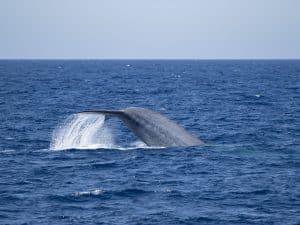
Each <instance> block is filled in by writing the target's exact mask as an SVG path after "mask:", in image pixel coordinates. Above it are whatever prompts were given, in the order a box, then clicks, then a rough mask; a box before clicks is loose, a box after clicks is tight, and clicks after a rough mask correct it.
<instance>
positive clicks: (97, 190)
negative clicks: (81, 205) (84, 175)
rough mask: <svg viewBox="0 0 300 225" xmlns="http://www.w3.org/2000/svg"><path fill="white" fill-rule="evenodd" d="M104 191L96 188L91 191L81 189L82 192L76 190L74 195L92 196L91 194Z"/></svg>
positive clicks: (98, 193) (99, 193)
mask: <svg viewBox="0 0 300 225" xmlns="http://www.w3.org/2000/svg"><path fill="white" fill-rule="evenodd" d="M103 192H104V191H103V190H101V189H95V190H91V191H80V192H75V193H74V196H76V197H77V196H90V195H101V194H102V193H103Z"/></svg>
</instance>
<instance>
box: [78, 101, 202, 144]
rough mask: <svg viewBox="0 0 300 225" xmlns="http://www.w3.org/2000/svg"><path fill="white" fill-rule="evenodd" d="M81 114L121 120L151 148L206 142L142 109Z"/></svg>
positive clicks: (165, 119) (153, 112)
mask: <svg viewBox="0 0 300 225" xmlns="http://www.w3.org/2000/svg"><path fill="white" fill-rule="evenodd" d="M79 113H93V114H94V113H96V114H102V115H104V116H105V120H107V119H109V118H111V117H117V118H119V119H120V120H121V121H122V122H123V123H124V124H125V125H126V126H127V127H128V128H129V130H130V131H131V132H133V133H134V134H135V136H137V137H138V138H139V139H140V140H142V141H143V142H144V143H145V144H146V145H147V146H151V147H180V146H182V147H188V146H199V145H203V144H204V142H203V141H202V140H200V139H199V138H197V137H195V136H194V135H193V134H191V133H189V132H188V131H187V130H186V129H184V128H183V127H181V126H180V125H178V124H177V123H176V122H175V121H172V120H170V119H168V118H167V117H165V116H163V115H162V114H160V113H158V112H155V111H153V110H150V109H146V108H141V107H129V108H124V109H119V110H114V109H113V110H109V109H93V110H84V111H81V112H79Z"/></svg>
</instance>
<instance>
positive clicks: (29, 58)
mask: <svg viewBox="0 0 300 225" xmlns="http://www.w3.org/2000/svg"><path fill="white" fill-rule="evenodd" d="M0 60H53V61H54V60H70V61H71V60H120V61H121V60H199V61H201V60H203V61H205V60H224V61H225V60H300V58H275V57H274V58H272V57H270V58H266V57H264V58H254V57H253V58H250V57H249V58H185V57H183V58H176V57H169V58H168V57H164V58H159V57H158V58H151V57H149V58H144V57H140V58H133V57H132V58H131V57H128V58H126V57H124V58H122V57H121V58H117V57H116V58H110V57H108V58H101V57H99V58H92V57H91V58H62V57H58V58H55V57H54V58H50V57H49V58H46V57H45V58H44V57H40V58H35V57H26V58H10V57H9V58H1V57H0Z"/></svg>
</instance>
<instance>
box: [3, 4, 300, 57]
mask: <svg viewBox="0 0 300 225" xmlns="http://www.w3.org/2000/svg"><path fill="white" fill-rule="evenodd" d="M299 12H300V1H299V0H206V1H204V0H106V1H104V0H26V1H25V0H0V58H83V59H84V58H199V59H211V58H225V59H229V58H300V13H299Z"/></svg>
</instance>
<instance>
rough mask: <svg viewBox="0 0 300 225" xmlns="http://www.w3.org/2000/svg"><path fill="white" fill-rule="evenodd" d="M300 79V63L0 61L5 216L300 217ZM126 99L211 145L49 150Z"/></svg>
mask: <svg viewBox="0 0 300 225" xmlns="http://www.w3.org/2000/svg"><path fill="white" fill-rule="evenodd" d="M299 82H300V61H0V112H1V113H0V121H1V123H0V224H299V223H300V184H299V183H300V179H299V178H300V177H299V173H300V170H299V168H300V153H299V151H300V148H299V147H300V143H299V141H300V139H299V138H300V136H299V135H300V132H299V129H300V95H299V94H300V83H299ZM128 106H141V107H146V108H150V109H153V110H156V111H159V112H161V113H162V114H164V115H166V116H167V117H169V118H171V119H173V120H175V121H177V122H178V123H179V124H181V125H182V126H184V127H185V128H186V129H187V130H189V131H190V132H192V133H193V134H195V135H196V136H198V137H199V138H201V139H202V140H204V141H205V142H206V145H205V146H202V147H192V148H169V149H168V148H166V149H143V148H136V149H131V150H126V151H121V150H118V149H96V150H78V149H70V150H65V151H53V150H51V149H49V146H50V142H51V136H52V132H53V130H54V128H55V127H57V126H58V125H59V124H60V123H61V122H62V121H64V120H65V118H67V117H68V116H70V115H72V114H73V113H76V112H78V111H81V110H85V109H91V108H122V107H128ZM115 132H118V130H116V131H115ZM123 133H124V132H123ZM119 136H120V135H119ZM121 136H122V135H121ZM125 141H126V140H125Z"/></svg>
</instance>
